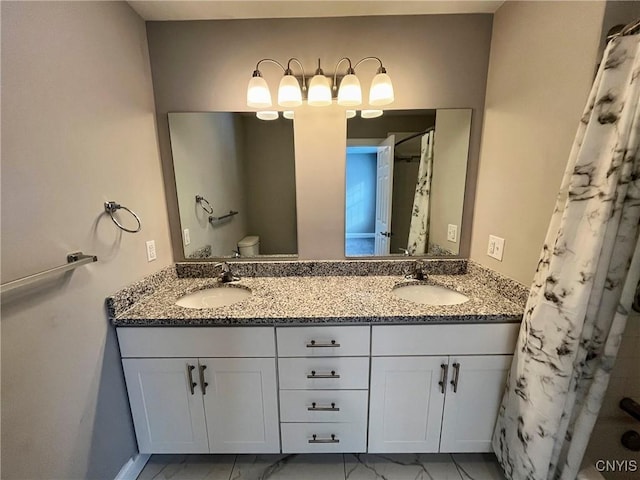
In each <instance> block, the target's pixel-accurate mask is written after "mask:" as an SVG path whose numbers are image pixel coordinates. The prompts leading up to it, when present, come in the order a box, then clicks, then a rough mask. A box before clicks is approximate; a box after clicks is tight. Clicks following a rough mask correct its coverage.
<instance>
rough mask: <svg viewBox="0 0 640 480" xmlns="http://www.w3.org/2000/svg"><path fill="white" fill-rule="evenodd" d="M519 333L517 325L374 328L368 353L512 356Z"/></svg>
mask: <svg viewBox="0 0 640 480" xmlns="http://www.w3.org/2000/svg"><path fill="white" fill-rule="evenodd" d="M519 330H520V324H519V323H493V324H472V325H397V326H396V325H389V326H386V325H381V326H374V327H373V328H372V333H371V335H372V338H371V354H372V355H374V356H390V355H397V356H408V355H492V354H496V355H501V354H502V355H504V354H512V353H513V351H514V349H515V345H516V339H517V337H518V332H519Z"/></svg>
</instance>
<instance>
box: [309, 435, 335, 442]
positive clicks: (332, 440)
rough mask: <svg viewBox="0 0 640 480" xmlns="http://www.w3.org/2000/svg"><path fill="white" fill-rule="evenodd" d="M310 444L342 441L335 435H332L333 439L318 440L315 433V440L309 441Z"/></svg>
mask: <svg viewBox="0 0 640 480" xmlns="http://www.w3.org/2000/svg"><path fill="white" fill-rule="evenodd" d="M309 443H340V440H339V439H337V438H336V436H335V434H333V433H332V434H331V438H318V436H317V435H316V434H315V433H314V434H313V438H312V439H311V440H309Z"/></svg>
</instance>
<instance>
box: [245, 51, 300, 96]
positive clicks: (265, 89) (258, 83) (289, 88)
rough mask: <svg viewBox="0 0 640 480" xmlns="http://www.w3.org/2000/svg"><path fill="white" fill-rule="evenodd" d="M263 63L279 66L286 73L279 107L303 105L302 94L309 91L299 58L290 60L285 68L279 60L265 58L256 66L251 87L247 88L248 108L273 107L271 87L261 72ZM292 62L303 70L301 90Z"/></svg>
mask: <svg viewBox="0 0 640 480" xmlns="http://www.w3.org/2000/svg"><path fill="white" fill-rule="evenodd" d="M262 62H269V63H273V64H275V65H278V66H279V67H280V68H282V71H283V72H284V75H283V77H282V79H281V80H280V86H279V87H278V105H280V106H282V107H298V106H300V105H302V92H303V91H306V89H307V85H306V80H305V75H304V68H303V67H302V63H300V61H299V60H298V59H297V58H290V59H289V61H288V62H287V67H286V68H285V67H284V65H282V64H281V63H280V62H278V61H277V60H273V59H272V58H263V59H262V60H260V61H259V62H258V63H257V64H256V69H255V70H254V71H253V75H252V76H251V80H249V85H248V86H247V106H249V107H252V108H269V107H271V106H272V105H273V103H272V101H271V92H270V91H269V86H268V85H267V82H266V80H265V79H264V78H262V72H260V64H261V63H262ZM291 62H296V63H297V64H298V65H299V66H300V69H301V70H302V89H301V88H300V84H299V83H298V79H297V78H296V77H295V76H294V75H293V70H291Z"/></svg>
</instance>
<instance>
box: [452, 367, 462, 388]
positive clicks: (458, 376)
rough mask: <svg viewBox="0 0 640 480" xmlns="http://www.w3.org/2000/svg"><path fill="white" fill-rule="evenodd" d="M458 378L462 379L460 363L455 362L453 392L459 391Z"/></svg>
mask: <svg viewBox="0 0 640 480" xmlns="http://www.w3.org/2000/svg"><path fill="white" fill-rule="evenodd" d="M458 380H460V364H459V363H454V364H453V380H451V385H453V393H458Z"/></svg>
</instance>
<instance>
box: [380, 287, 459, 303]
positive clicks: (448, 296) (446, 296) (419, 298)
mask: <svg viewBox="0 0 640 480" xmlns="http://www.w3.org/2000/svg"><path fill="white" fill-rule="evenodd" d="M391 293H392V294H394V295H395V296H396V297H398V298H402V299H404V300H409V301H410V302H413V303H421V304H424V305H458V304H460V303H464V302H466V301H468V300H469V297H467V296H466V295H463V294H462V293H459V292H456V291H455V290H451V289H450V288H447V287H442V286H440V285H425V284H417V285H416V284H413V285H400V286H397V287H394V289H393V290H392V291H391Z"/></svg>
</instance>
